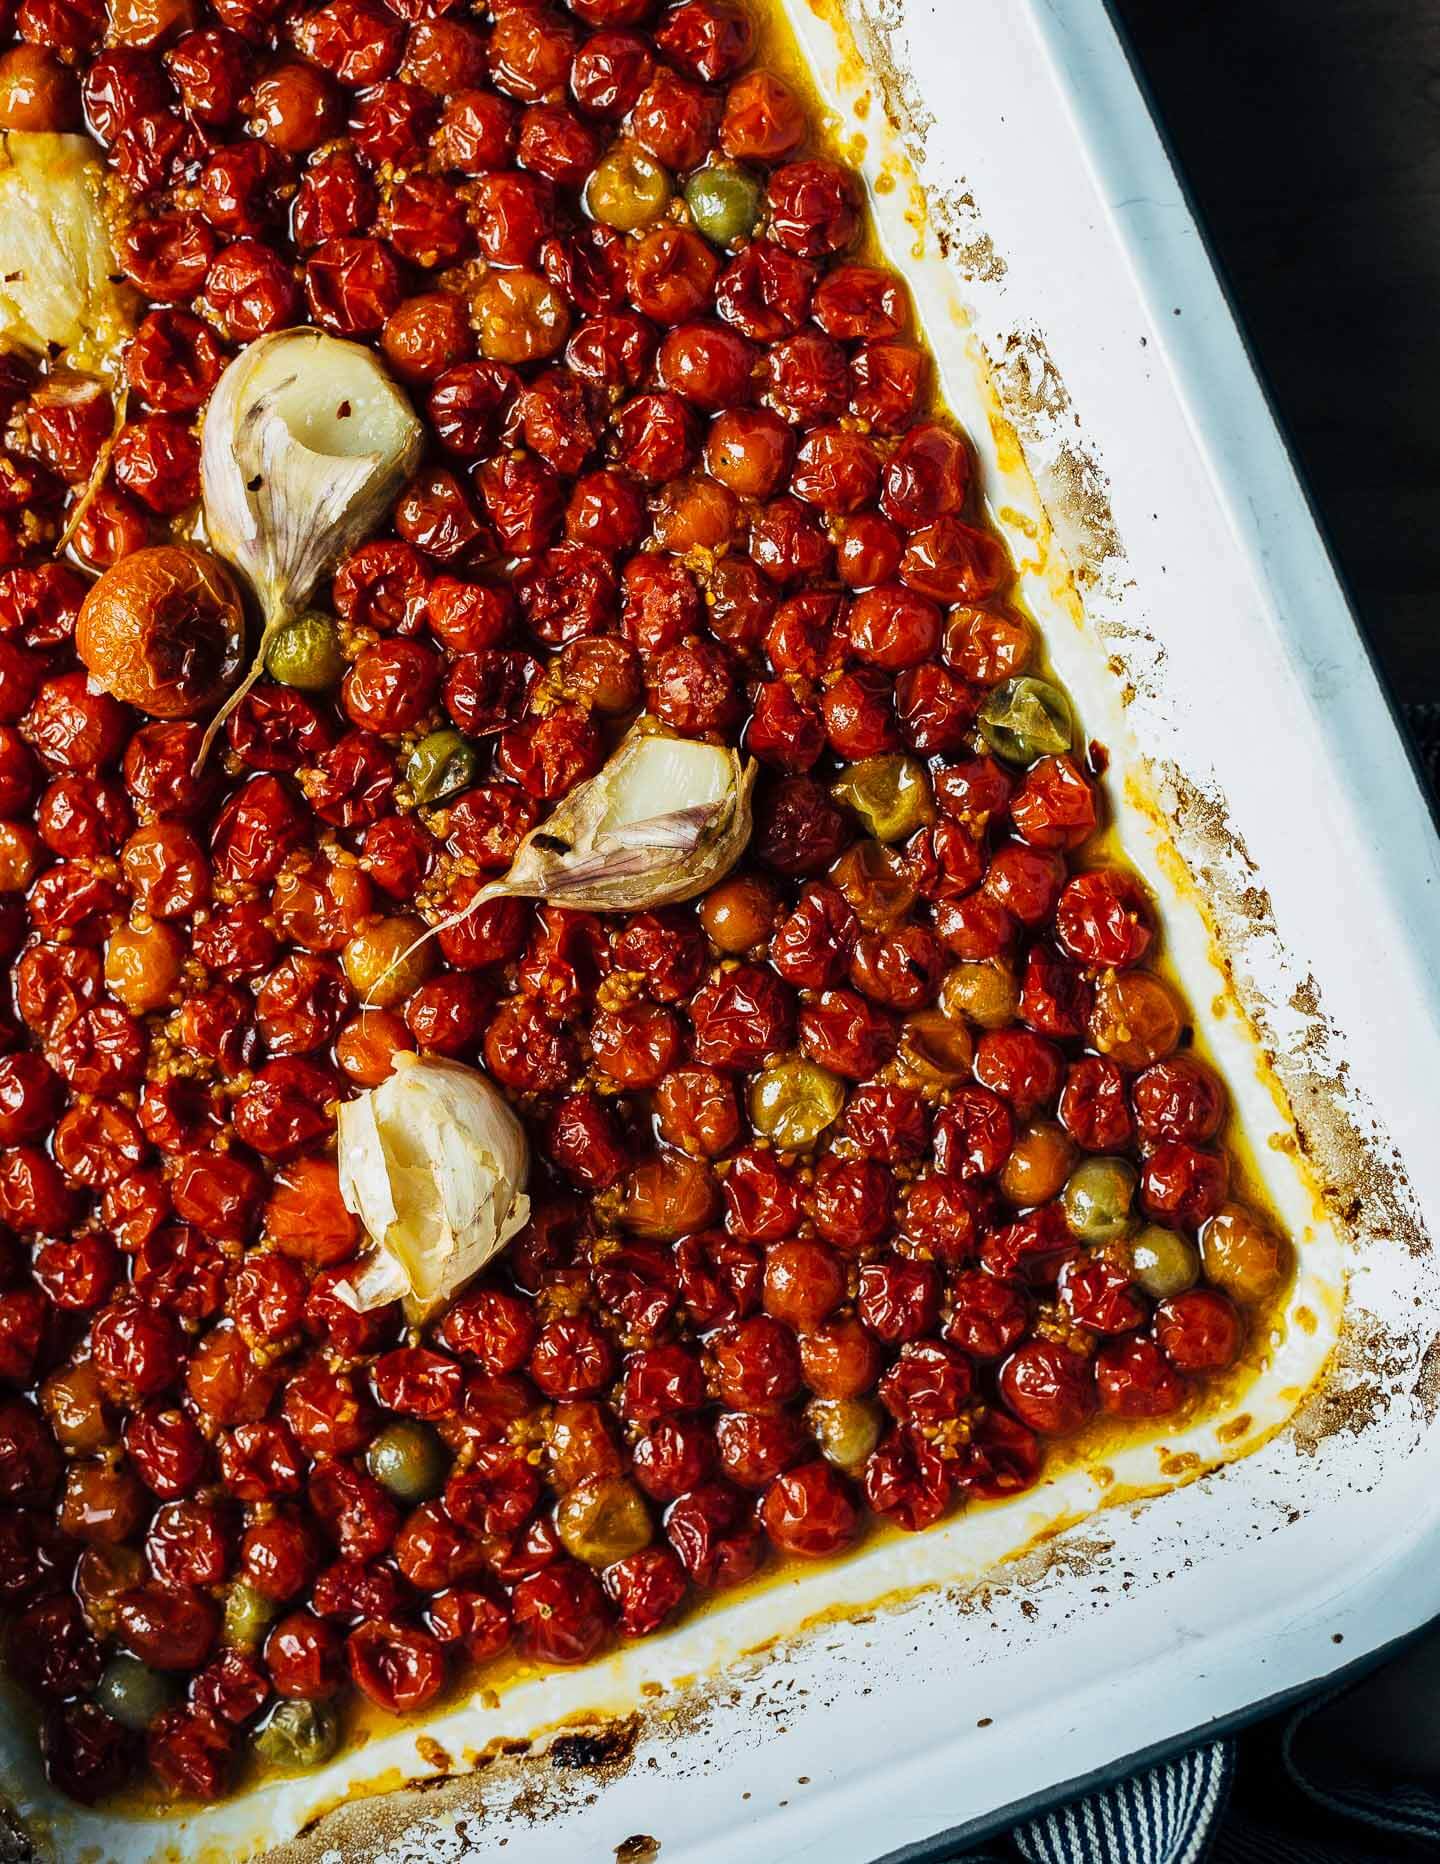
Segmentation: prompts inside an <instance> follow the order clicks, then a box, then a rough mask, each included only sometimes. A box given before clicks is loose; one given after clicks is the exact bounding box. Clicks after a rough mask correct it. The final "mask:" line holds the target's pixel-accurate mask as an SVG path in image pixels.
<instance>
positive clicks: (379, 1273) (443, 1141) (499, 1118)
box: [338, 1055, 530, 1325]
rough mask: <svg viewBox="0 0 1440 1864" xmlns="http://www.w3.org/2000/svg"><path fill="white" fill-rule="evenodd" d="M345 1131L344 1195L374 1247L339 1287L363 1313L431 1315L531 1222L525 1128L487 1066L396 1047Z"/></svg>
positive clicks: (345, 1121) (349, 1108) (346, 1113)
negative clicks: (386, 1071) (399, 1310)
mask: <svg viewBox="0 0 1440 1864" xmlns="http://www.w3.org/2000/svg"><path fill="white" fill-rule="evenodd" d="M339 1133H340V1143H339V1158H338V1165H339V1173H340V1196H341V1198H342V1199H343V1201H344V1204H345V1208H346V1209H347V1210H349V1211H351V1212H353V1214H354V1215H355V1216H357V1217H358V1218H359V1219H360V1221H361V1223H363V1224H364V1226H365V1230H366V1233H367V1234H368V1236H369V1237H370V1241H371V1246H372V1247H371V1250H370V1252H369V1253H368V1254H366V1255H365V1256H363V1257H362V1258H361V1260H360V1262H359V1263H358V1264H357V1265H356V1268H355V1270H354V1272H353V1274H352V1276H351V1279H350V1280H349V1281H348V1282H343V1283H341V1284H340V1289H339V1291H340V1293H341V1294H342V1295H343V1296H344V1298H345V1299H346V1300H347V1301H349V1302H350V1303H351V1304H352V1305H353V1306H354V1307H356V1308H358V1309H359V1310H361V1311H362V1312H363V1311H364V1310H365V1309H367V1308H372V1307H383V1306H384V1305H385V1303H386V1302H387V1301H396V1300H399V1301H403V1302H404V1303H405V1312H406V1314H407V1316H408V1317H409V1319H410V1320H411V1321H412V1322H414V1323H415V1324H417V1325H418V1324H420V1323H421V1322H423V1321H425V1320H428V1319H429V1318H430V1316H431V1315H432V1314H435V1313H436V1312H438V1311H439V1309H441V1308H442V1307H444V1306H445V1304H446V1303H447V1302H448V1301H449V1300H450V1299H451V1298H452V1297H453V1296H454V1295H455V1294H456V1293H458V1291H459V1290H460V1289H461V1288H463V1287H464V1285H465V1283H466V1282H468V1281H470V1280H471V1279H472V1278H473V1277H474V1276H476V1275H478V1274H479V1272H480V1270H481V1269H483V1268H484V1266H485V1264H486V1263H487V1262H488V1261H489V1260H490V1259H491V1257H492V1256H495V1255H497V1254H498V1253H499V1252H500V1250H502V1249H503V1248H504V1247H505V1245H506V1243H508V1242H509V1240H510V1238H511V1237H512V1236H514V1235H515V1234H516V1232H517V1231H519V1230H521V1229H523V1227H524V1226H525V1224H526V1223H527V1222H528V1221H529V1217H530V1199H529V1198H528V1197H527V1196H526V1194H525V1180H526V1177H527V1175H528V1172H529V1168H530V1149H529V1146H528V1144H527V1143H526V1139H525V1129H524V1127H523V1126H521V1124H520V1122H519V1120H518V1119H517V1118H516V1117H515V1114H514V1113H513V1112H512V1110H511V1108H510V1105H509V1103H508V1102H507V1101H506V1100H505V1098H504V1096H503V1095H502V1094H501V1093H500V1090H499V1089H498V1088H497V1087H496V1086H495V1085H494V1084H493V1082H491V1081H490V1079H489V1078H488V1077H487V1076H486V1075H484V1074H483V1073H481V1071H480V1070H479V1069H478V1068H470V1067H467V1066H466V1065H465V1064H464V1063H463V1062H458V1061H442V1060H438V1059H432V1058H430V1057H425V1058H421V1057H418V1056H412V1055H400V1056H397V1057H396V1066H395V1072H394V1073H393V1074H392V1075H391V1076H390V1077H389V1078H388V1080H385V1081H382V1082H381V1084H380V1086H379V1087H374V1088H371V1089H370V1090H369V1092H368V1093H364V1094H361V1095H360V1097H359V1098H358V1099H356V1100H350V1101H346V1102H345V1103H344V1104H343V1105H342V1106H341V1108H340V1112H339Z"/></svg>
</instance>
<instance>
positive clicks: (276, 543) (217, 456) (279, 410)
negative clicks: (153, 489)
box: [200, 329, 422, 621]
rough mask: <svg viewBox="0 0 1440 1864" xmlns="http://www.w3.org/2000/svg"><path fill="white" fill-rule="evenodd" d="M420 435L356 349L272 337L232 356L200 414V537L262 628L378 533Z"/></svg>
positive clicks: (300, 337)
mask: <svg viewBox="0 0 1440 1864" xmlns="http://www.w3.org/2000/svg"><path fill="white" fill-rule="evenodd" d="M421 438H422V434H421V427H420V423H419V421H418V420H417V419H416V418H415V412H414V410H413V409H412V408H411V406H410V403H409V401H408V400H407V399H406V397H405V395H404V393H403V392H402V391H401V389H400V388H399V387H398V386H397V385H396V384H395V383H394V382H393V381H392V380H391V379H390V377H389V376H388V375H387V374H386V372H385V370H384V368H383V367H382V366H381V364H380V362H379V361H378V360H377V358H376V357H375V355H374V353H373V352H372V351H370V350H368V349H364V348H362V347H361V345H360V344H358V343H346V342H344V341H343V340H342V339H341V338H339V337H331V336H326V334H325V332H324V331H323V330H311V329H298V330H277V331H275V332H273V333H272V334H271V335H270V336H265V337H261V338H260V340H259V341H258V342H256V343H252V344H251V345H250V347H249V348H248V349H246V350H242V351H241V353H240V354H239V355H238V356H237V357H236V358H235V360H234V361H233V362H232V363H231V364H230V366H229V367H228V368H227V369H226V371H225V373H224V374H223V375H222V376H221V378H220V380H219V382H218V383H217V384H216V386H215V392H214V394H213V395H211V397H210V405H209V407H208V408H207V409H206V411H205V427H204V433H203V435H202V440H201V461H200V476H201V484H202V487H203V490H204V494H205V529H206V532H207V534H208V536H209V539H210V543H211V544H212V546H213V547H214V548H215V549H216V550H218V551H219V552H220V554H221V556H223V557H228V558H229V560H230V562H232V563H233V564H234V565H235V567H236V569H238V570H239V571H240V572H241V573H242V574H243V575H244V576H245V577H246V578H247V579H248V580H249V582H250V585H251V587H252V588H253V589H254V591H255V594H256V596H257V597H258V599H259V602H260V607H261V609H262V611H263V612H264V615H265V618H266V620H267V621H269V620H270V619H271V618H272V617H273V616H274V615H275V614H277V613H284V614H285V615H294V614H297V613H298V612H299V611H300V609H302V608H303V607H304V605H305V603H306V602H307V601H308V600H309V598H310V595H311V593H312V591H313V590H314V588H315V585H316V583H318V582H319V580H320V578H321V577H322V576H323V575H324V574H325V573H326V571H327V570H329V569H330V568H332V566H333V565H334V564H335V563H336V562H338V561H339V559H340V558H341V557H342V556H343V555H344V554H345V552H346V551H347V550H349V549H351V548H352V547H353V546H354V545H355V544H358V543H359V542H360V540H361V539H362V538H364V537H366V536H368V535H369V533H370V532H371V531H373V530H374V529H375V527H376V526H377V525H378V524H379V522H380V520H381V518H383V517H384V515H385V513H386V511H387V509H388V508H389V505H390V502H391V500H392V499H393V498H394V496H395V494H396V492H397V491H398V490H399V489H400V486H401V485H402V484H403V482H404V481H405V479H407V478H408V477H409V475H410V473H411V472H412V471H413V470H414V468H415V464H416V462H417V461H418V459H419V457H420V445H421Z"/></svg>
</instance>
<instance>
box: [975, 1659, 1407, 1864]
mask: <svg viewBox="0 0 1440 1864" xmlns="http://www.w3.org/2000/svg"><path fill="white" fill-rule="evenodd" d="M1344 1693H1345V1692H1344V1690H1331V1691H1329V1692H1328V1693H1326V1694H1325V1695H1322V1696H1319V1697H1317V1698H1316V1699H1315V1700H1314V1701H1313V1702H1308V1703H1306V1704H1304V1705H1303V1706H1302V1707H1301V1708H1299V1709H1297V1710H1296V1711H1295V1712H1294V1714H1293V1715H1292V1716H1291V1717H1290V1719H1289V1721H1288V1722H1287V1723H1286V1724H1285V1725H1284V1727H1283V1730H1282V1731H1281V1732H1280V1735H1279V1745H1278V1749H1277V1751H1276V1754H1275V1759H1274V1766H1273V1773H1274V1774H1276V1775H1279V1776H1282V1779H1281V1780H1280V1782H1279V1784H1280V1785H1282V1786H1283V1787H1285V1788H1287V1789H1289V1788H1293V1789H1296V1790H1295V1791H1294V1792H1293V1793H1292V1794H1290V1795H1289V1797H1288V1799H1287V1796H1286V1793H1285V1792H1282V1791H1278V1790H1277V1791H1274V1792H1260V1793H1256V1792H1254V1791H1253V1790H1252V1791H1251V1792H1250V1793H1249V1794H1248V1795H1246V1796H1245V1800H1244V1802H1243V1803H1242V1802H1241V1801H1239V1800H1234V1801H1232V1797H1231V1786H1232V1784H1233V1782H1234V1778H1235V1765H1236V1748H1235V1743H1234V1741H1211V1742H1207V1743H1205V1744H1204V1745H1203V1746H1201V1747H1197V1748H1193V1749H1191V1750H1190V1752H1188V1753H1186V1754H1182V1755H1179V1756H1178V1757H1177V1758H1176V1759H1174V1760H1170V1761H1166V1762H1164V1763H1162V1764H1161V1765H1160V1766H1158V1767H1149V1768H1147V1769H1145V1771H1144V1772H1142V1773H1137V1774H1134V1775H1131V1776H1130V1777H1129V1778H1127V1779H1123V1780H1119V1781H1116V1782H1115V1783H1114V1784H1113V1785H1111V1786H1107V1787H1102V1788H1100V1789H1099V1790H1098V1791H1096V1792H1093V1793H1087V1794H1086V1795H1085V1796H1084V1797H1083V1798H1081V1799H1077V1800H1072V1801H1071V1802H1070V1803H1069V1804H1068V1805H1065V1806H1061V1807H1059V1808H1057V1810H1055V1811H1054V1812H1047V1813H1043V1814H1042V1815H1041V1816H1040V1817H1038V1818H1035V1819H1029V1820H1027V1821H1026V1822H1025V1823H1024V1824H1023V1825H1019V1826H1017V1827H1016V1828H1015V1829H1014V1831H1012V1832H1011V1833H1010V1837H1009V1841H1008V1844H1007V1846H1006V1848H1005V1849H1004V1850H1003V1851H997V1849H996V1847H995V1846H994V1844H993V1843H992V1844H991V1845H990V1846H988V1847H986V1848H985V1849H984V1850H983V1851H981V1852H978V1853H971V1854H969V1855H968V1856H967V1857H964V1858H957V1859H955V1860H954V1861H953V1864H1015V1860H1017V1859H1018V1860H1022V1861H1023V1864H1409V1861H1411V1860H1422V1859H1432V1860H1433V1859H1440V1796H1437V1794H1436V1793H1435V1792H1434V1791H1432V1790H1431V1789H1430V1788H1428V1787H1425V1786H1421V1785H1418V1784H1406V1783H1404V1782H1401V1781H1394V1780H1390V1781H1385V1782H1375V1781H1371V1780H1368V1779H1366V1778H1365V1777H1364V1776H1363V1774H1359V1773H1357V1774H1354V1775H1353V1776H1352V1775H1348V1774H1345V1773H1343V1772H1338V1771H1336V1770H1335V1768H1334V1766H1333V1765H1331V1764H1329V1763H1323V1762H1322V1763H1320V1764H1317V1761H1316V1757H1315V1756H1314V1755H1312V1754H1307V1752H1306V1745H1305V1741H1304V1735H1305V1729H1306V1724H1307V1723H1308V1722H1309V1720H1310V1718H1311V1717H1312V1716H1314V1715H1316V1714H1317V1713H1319V1712H1320V1711H1321V1710H1323V1709H1325V1708H1327V1707H1328V1706H1329V1705H1330V1704H1331V1703H1333V1702H1336V1701H1337V1700H1339V1699H1340V1697H1341V1696H1343V1694H1344ZM1254 1771H1255V1770H1254V1768H1253V1767H1252V1777H1253V1773H1254ZM1297 1808H1299V1809H1300V1810H1301V1812H1303V1813H1304V1814H1308V1816H1297Z"/></svg>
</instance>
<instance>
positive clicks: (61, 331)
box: [0, 129, 139, 372]
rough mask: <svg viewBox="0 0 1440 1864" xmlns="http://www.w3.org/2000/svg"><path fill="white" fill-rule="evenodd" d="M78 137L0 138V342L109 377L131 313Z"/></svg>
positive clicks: (99, 176) (99, 189)
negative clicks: (60, 357) (62, 358)
mask: <svg viewBox="0 0 1440 1864" xmlns="http://www.w3.org/2000/svg"><path fill="white" fill-rule="evenodd" d="M104 189H105V167H104V163H103V160H102V158H101V155H100V151H99V149H97V148H96V146H95V144H94V143H93V142H92V141H91V140H90V138H89V137H88V136H71V135H59V134H56V133H55V132H53V131H49V130H18V129H15V130H9V131H6V132H4V133H3V134H0V254H3V255H4V263H3V265H0V342H3V343H4V344H5V345H6V346H9V347H14V348H17V349H22V350H26V351H30V352H32V353H35V354H39V355H42V356H45V357H48V358H54V357H55V356H56V355H58V354H59V353H61V352H63V353H64V356H65V360H66V362H67V363H68V364H70V365H71V366H72V367H73V368H77V369H89V370H95V371H105V372H110V371H113V370H114V368H115V366H116V364H117V362H118V358H119V351H120V347H121V345H122V343H123V342H124V341H125V339H126V338H127V337H128V336H129V334H130V331H131V329H132V327H133V325H134V321H135V317H136V313H137V310H138V307H139V298H138V296H137V294H136V293H135V291H134V290H133V289H132V288H131V286H130V285H128V284H127V283H126V282H125V280H124V278H123V277H121V275H120V268H119V266H118V265H117V264H116V262H115V251H114V247H113V245H112V243H111V238H110V228H109V224H108V222H107V219H106V214H105V192H104Z"/></svg>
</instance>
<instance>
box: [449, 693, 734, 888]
mask: <svg viewBox="0 0 1440 1864" xmlns="http://www.w3.org/2000/svg"><path fill="white" fill-rule="evenodd" d="M755 774H756V766H755V762H754V760H753V759H748V760H746V761H745V762H744V763H743V764H742V762H741V759H740V756H739V754H738V752H736V751H734V750H732V749H731V748H730V747H729V746H727V745H718V744H706V743H704V742H703V741H702V740H701V739H698V738H682V737H680V736H678V735H677V734H675V733H673V732H668V731H666V730H665V729H664V727H663V726H661V725H658V724H657V723H656V722H655V720H654V719H652V718H649V717H645V718H641V719H639V720H638V721H637V722H636V723H635V724H634V725H633V726H632V727H631V728H630V730H629V732H628V733H627V734H626V736H625V737H624V739H623V740H622V741H621V743H620V745H619V746H618V747H617V749H616V750H615V751H614V752H613V753H612V755H611V757H610V759H609V761H608V762H607V763H606V765H605V767H604V769H603V770H600V771H599V772H597V774H596V775H595V776H593V777H590V778H588V779H587V780H586V781H585V782H584V783H577V784H576V786H575V788H574V789H573V790H571V791H570V793H569V795H568V796H566V797H565V798H564V799H563V801H562V802H561V803H560V804H559V805H558V806H557V807H556V808H555V809H554V810H553V811H552V812H551V813H550V815H548V816H547V817H546V818H545V820H544V821H543V822H542V823H540V825H539V826H538V827H537V828H533V829H532V830H531V831H530V833H529V834H528V835H527V836H526V837H525V839H524V840H523V841H522V842H521V844H520V847H519V850H518V852H517V853H516V856H515V859H514V861H513V862H512V863H511V866H510V870H509V872H508V873H507V874H505V875H504V876H503V877H502V878H501V879H499V880H496V881H492V882H491V884H490V885H489V886H488V887H484V888H482V889H481V891H480V892H479V893H477V894H476V896H475V900H474V902H472V904H478V903H479V902H480V901H481V900H487V899H498V898H501V897H503V896H505V895H515V896H518V897H520V898H524V899H542V900H554V901H555V902H556V904H557V905H560V906H567V907H575V908H580V909H583V910H585V911H588V912H596V913H631V912H641V911H644V910H646V909H647V908H650V907H656V906H670V905H674V904H675V902H676V901H679V900H690V899H694V898H695V896H696V894H699V893H704V892H705V891H706V889H707V888H709V887H713V886H714V885H715V883H716V881H717V880H719V879H721V877H722V876H723V875H725V874H727V873H728V872H729V871H730V869H731V868H732V867H733V866H734V865H735V863H736V862H737V861H738V860H739V859H740V856H741V855H742V854H743V853H744V852H745V845H746V843H747V842H748V841H749V839H750V826H751V824H750V792H751V790H752V789H753V788H754V786H755Z"/></svg>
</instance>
